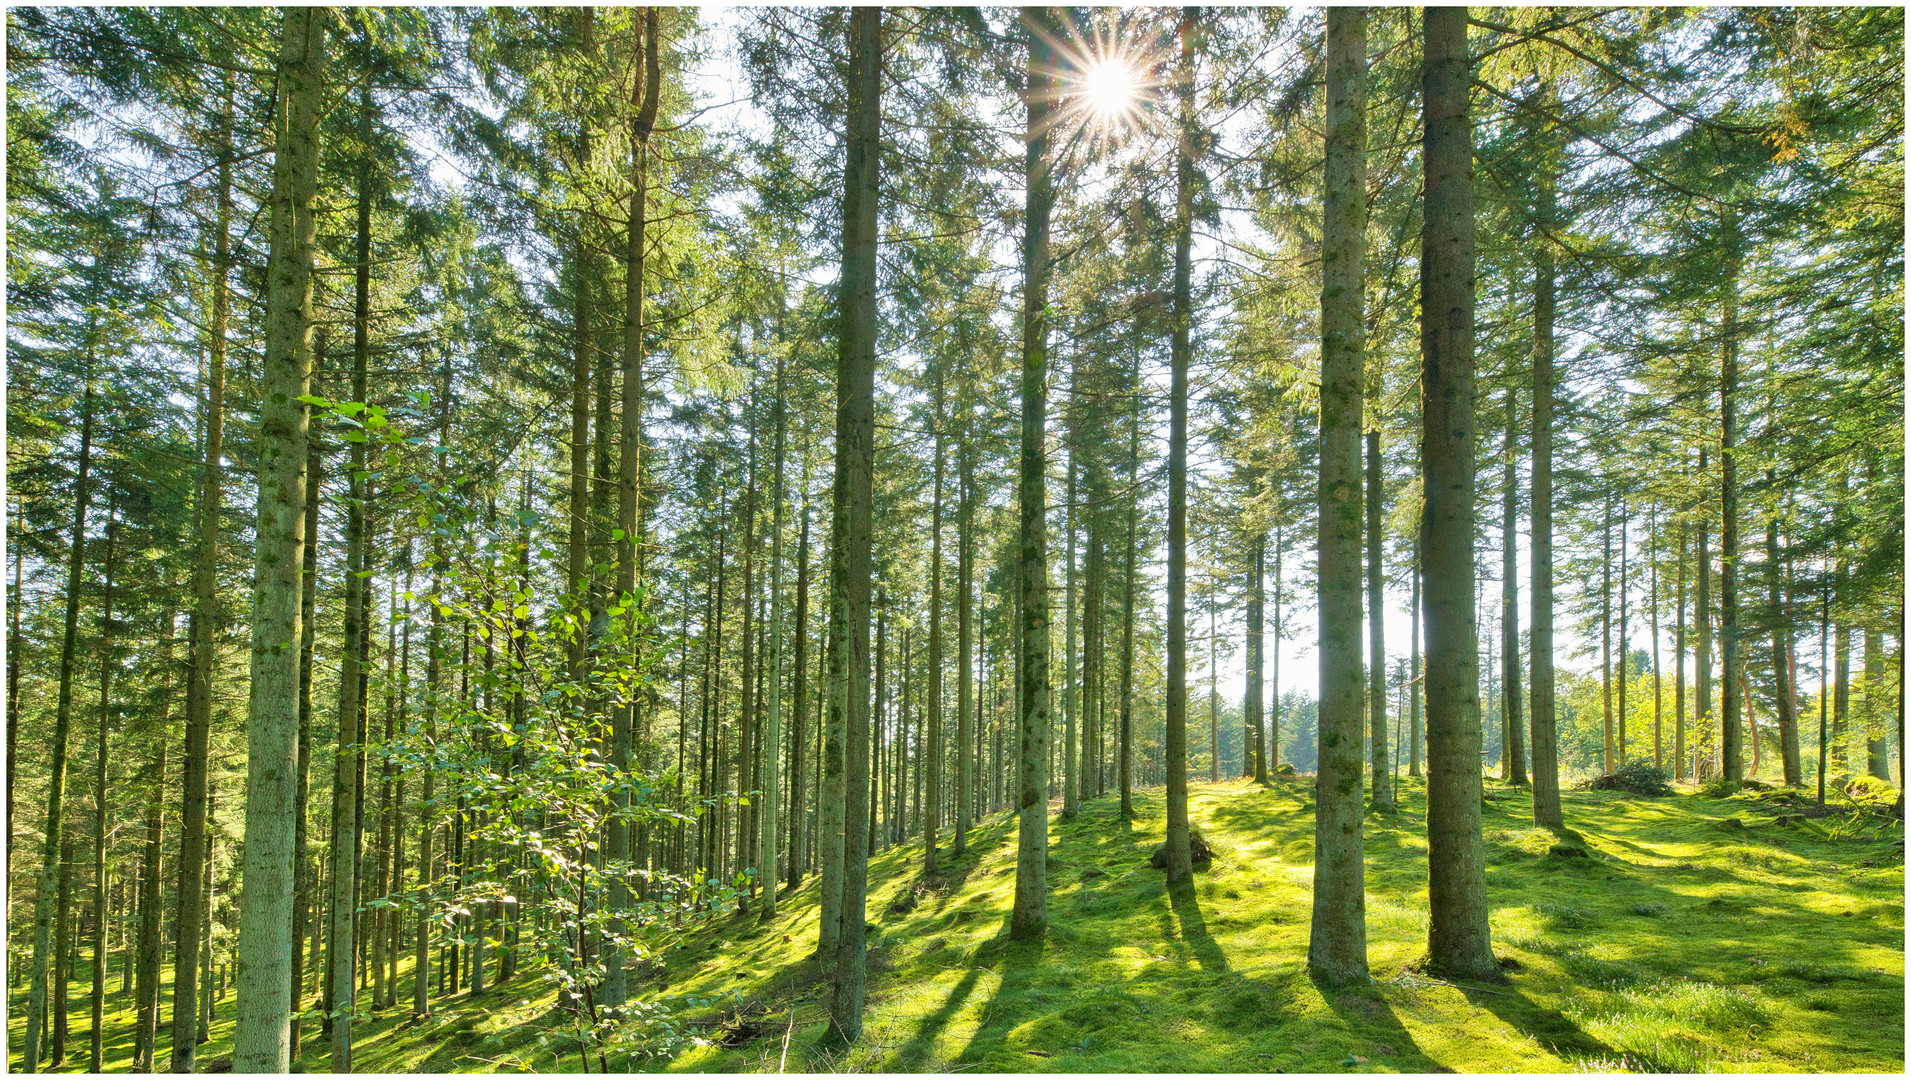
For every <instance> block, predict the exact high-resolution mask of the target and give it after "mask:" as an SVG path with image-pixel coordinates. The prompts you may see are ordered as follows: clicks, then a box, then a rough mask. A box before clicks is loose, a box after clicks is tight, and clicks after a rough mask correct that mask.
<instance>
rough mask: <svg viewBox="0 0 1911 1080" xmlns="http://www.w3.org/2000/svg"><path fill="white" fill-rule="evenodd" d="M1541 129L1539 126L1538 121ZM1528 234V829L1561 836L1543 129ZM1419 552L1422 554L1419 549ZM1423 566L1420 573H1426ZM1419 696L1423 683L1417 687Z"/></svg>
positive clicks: (1548, 140) (1548, 198)
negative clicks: (1530, 488)
mask: <svg viewBox="0 0 1911 1080" xmlns="http://www.w3.org/2000/svg"><path fill="white" fill-rule="evenodd" d="M1536 96H1537V99H1538V101H1539V103H1540V105H1541V107H1542V108H1544V107H1546V106H1548V105H1549V104H1550V103H1551V102H1552V101H1553V100H1554V98H1555V93H1554V90H1553V85H1552V83H1551V82H1550V81H1549V82H1545V83H1542V84H1541V86H1540V90H1539V93H1538V94H1537V95H1536ZM1541 123H1542V124H1544V123H1545V122H1544V121H1542V122H1541ZM1540 137H1541V138H1542V139H1543V141H1544V151H1543V153H1542V154H1541V165H1540V168H1539V170H1538V173H1539V175H1538V177H1537V182H1538V188H1539V193H1538V198H1537V200H1536V203H1537V205H1536V207H1535V211H1536V212H1535V214H1534V218H1535V224H1536V226H1537V227H1536V228H1535V229H1534V230H1533V232H1534V233H1535V234H1537V235H1535V236H1534V244H1533V450H1532V453H1533V481H1532V483H1533V500H1532V509H1531V514H1532V519H1533V537H1532V546H1533V559H1532V563H1533V567H1532V574H1533V583H1532V594H1533V600H1532V603H1533V616H1532V624H1533V630H1532V638H1531V648H1532V665H1533V674H1532V735H1533V739H1532V754H1533V824H1535V825H1537V826H1539V827H1540V828H1543V829H1553V830H1560V829H1564V828H1565V827H1566V819H1565V816H1564V814H1563V813H1562V812H1561V809H1560V803H1559V738H1558V725H1557V722H1556V712H1555V709H1556V702H1555V700H1554V696H1553V305H1554V296H1553V287H1554V282H1553V277H1554V266H1553V248H1552V239H1551V237H1550V236H1548V235H1545V234H1546V233H1548V232H1550V231H1551V230H1552V228H1553V227H1554V215H1555V213H1556V206H1555V202H1554V190H1553V185H1554V176H1555V171H1556V169H1557V167H1558V166H1557V155H1558V150H1559V135H1558V133H1557V132H1555V131H1553V130H1552V129H1551V127H1550V125H1547V126H1544V127H1542V129H1541V131H1540ZM1423 553H1424V549H1423ZM1425 569H1426V566H1425V563H1424V562H1423V563H1422V564H1421V567H1420V571H1421V573H1422V574H1424V573H1425ZM1423 690H1424V685H1423Z"/></svg>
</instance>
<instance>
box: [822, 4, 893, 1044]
mask: <svg viewBox="0 0 1911 1080" xmlns="http://www.w3.org/2000/svg"><path fill="white" fill-rule="evenodd" d="M882 67H883V65H882V9H881V8H873V7H870V8H856V9H854V10H853V11H852V12H851V14H850V25H849V71H848V87H847V89H848V93H849V103H848V114H847V115H848V133H849V138H848V146H847V155H846V157H845V160H844V163H843V181H844V182H843V265H842V272H841V276H840V279H839V290H838V296H839V304H840V308H839V320H840V321H839V323H838V330H837V340H838V343H839V344H838V348H839V353H838V360H837V368H836V371H837V375H836V493H835V495H836V497H835V505H834V509H833V515H834V522H833V523H832V527H831V536H830V563H831V566H830V569H831V575H830V576H831V582H830V591H831V593H832V596H831V605H830V606H831V612H830V615H831V623H832V626H831V632H830V637H831V642H830V644H831V657H830V682H831V696H832V698H833V699H834V700H833V701H832V702H831V709H830V711H831V713H832V716H831V724H830V727H831V731H832V741H831V746H830V747H829V751H828V757H829V761H828V767H829V769H830V772H831V774H832V789H833V791H835V790H840V791H841V793H842V796H841V799H842V801H841V803H840V804H839V805H840V806H841V808H842V809H841V816H840V818H837V819H836V821H840V822H841V829H842V832H841V834H840V838H838V839H832V838H830V837H829V836H827V835H826V836H825V843H826V844H830V845H831V847H826V848H825V857H826V859H827V858H828V857H829V856H830V855H833V854H835V852H836V851H840V852H841V855H840V857H839V865H840V867H841V870H840V872H838V873H837V874H834V875H832V874H830V872H829V870H828V869H827V868H826V869H825V872H824V880H823V887H824V890H825V892H827V891H828V889H829V888H830V885H831V883H832V882H831V878H832V877H834V878H836V880H837V882H838V883H839V884H840V888H841V890H842V900H841V902H840V904H839V905H837V911H838V913H839V915H840V926H839V927H838V928H837V929H836V930H835V932H834V933H833V934H832V933H830V927H829V925H828V915H829V908H828V907H825V909H824V916H825V920H824V931H825V933H826V934H827V935H828V939H829V940H833V942H834V944H835V946H836V955H835V956H834V957H833V960H834V965H835V980H834V986H833V993H832V995H831V998H830V1014H831V1018H832V1020H833V1021H834V1022H835V1025H836V1030H837V1031H838V1032H839V1033H840V1034H841V1035H842V1037H843V1039H844V1040H845V1041H848V1042H854V1041H856V1039H857V1038H858V1037H860V1036H861V1034H862V1030H863V976H864V972H865V961H866V954H865V949H864V942H865V934H864V923H863V905H864V901H865V900H866V898H867V895H868V887H869V850H868V848H867V847H866V846H865V833H866V831H867V828H868V814H869V775H870V774H869V734H870V732H869V728H870V724H869V587H870V578H871V576H872V574H871V570H872V566H871V563H872V553H871V550H870V548H871V527H872V522H873V510H874V483H875V456H876V444H875V421H876V418H875V394H876V243H877V220H878V198H879V181H880V176H881V160H880V142H879V140H880V138H881V127H882V98H881V94H882ZM832 793H833V792H832ZM836 821H831V822H830V823H829V824H831V825H834V824H836ZM826 833H827V830H826ZM832 849H833V850H832Z"/></svg>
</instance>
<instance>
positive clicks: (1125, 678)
mask: <svg viewBox="0 0 1911 1080" xmlns="http://www.w3.org/2000/svg"><path fill="white" fill-rule="evenodd" d="M1140 362H1141V361H1140V358H1139V355H1137V358H1136V361H1135V363H1136V370H1135V374H1134V384H1135V398H1134V405H1133V409H1132V411H1131V412H1130V413H1129V415H1128V531H1127V534H1126V536H1125V537H1124V539H1123V542H1122V547H1123V548H1124V549H1125V554H1124V555H1123V556H1122V571H1121V581H1122V585H1121V612H1122V617H1121V733H1120V740H1119V746H1118V747H1117V750H1116V754H1117V757H1116V760H1115V772H1116V775H1117V779H1118V783H1119V784H1120V787H1121V818H1122V820H1123V821H1126V820H1128V819H1130V818H1132V817H1134V816H1135V799H1134V772H1133V770H1134V757H1135V749H1134V715H1135V544H1136V541H1137V529H1136V524H1137V523H1136V518H1137V516H1138V515H1139V514H1140V512H1141V490H1140V486H1139V484H1138V483H1137V479H1138V476H1139V473H1140V470H1141V377H1140Z"/></svg>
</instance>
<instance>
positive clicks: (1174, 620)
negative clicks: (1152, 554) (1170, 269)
mask: <svg viewBox="0 0 1911 1080" xmlns="http://www.w3.org/2000/svg"><path fill="white" fill-rule="evenodd" d="M1196 17H1197V15H1196V9H1194V8H1183V9H1182V14H1181V26H1180V38H1181V61H1180V67H1179V69H1178V71H1177V72H1176V86H1175V94H1176V97H1177V98H1178V100H1179V103H1180V104H1179V116H1178V120H1179V143H1178V145H1177V147H1176V152H1175V200H1174V230H1175V231H1174V316H1173V318H1174V324H1173V325H1174V331H1173V337H1172V339H1171V341H1170V344H1169V366H1170V371H1171V374H1170V380H1169V390H1168V416H1169V421H1168V657H1167V661H1168V662H1167V669H1168V670H1167V678H1168V685H1167V695H1168V700H1167V707H1166V709H1165V710H1164V712H1165V714H1166V723H1167V733H1166V738H1165V739H1163V747H1162V749H1163V753H1164V754H1165V755H1166V757H1167V763H1166V769H1167V781H1168V822H1167V849H1168V852H1167V854H1168V859H1167V863H1168V866H1167V869H1168V875H1167V877H1168V884H1169V885H1170V886H1174V885H1178V884H1180V883H1181V882H1184V881H1188V880H1189V879H1191V878H1192V877H1193V876H1194V862H1193V858H1192V855H1191V852H1190V850H1189V840H1188V626H1187V623H1188V362H1189V353H1190V352H1191V351H1192V350H1191V348H1190V345H1189V336H1190V332H1191V324H1192V323H1193V320H1194V297H1193V288H1192V283H1191V277H1192V258H1191V241H1192V237H1193V233H1194V146H1193V141H1194V123H1195V120H1194V108H1195V106H1194V20H1195V19H1196ZM1031 123H1032V121H1031Z"/></svg>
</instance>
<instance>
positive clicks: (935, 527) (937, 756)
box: [779, 364, 944, 875]
mask: <svg viewBox="0 0 1911 1080" xmlns="http://www.w3.org/2000/svg"><path fill="white" fill-rule="evenodd" d="M780 396H781V395H779V399H780ZM935 409H936V413H935V425H936V450H935V453H936V466H935V496H934V499H933V500H932V501H931V504H930V517H929V537H930V539H929V672H928V675H929V703H928V704H929V717H928V720H929V745H928V753H927V757H926V760H925V762H924V764H925V765H926V766H927V768H928V774H929V775H928V778H927V779H928V788H929V791H928V803H927V807H928V809H927V812H925V813H924V814H923V818H922V872H923V873H924V874H925V875H933V874H934V873H935V872H936V856H937V852H936V833H937V826H939V825H940V824H941V823H942V428H943V423H944V418H943V408H942V365H940V364H938V365H936V390H935Z"/></svg>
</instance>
